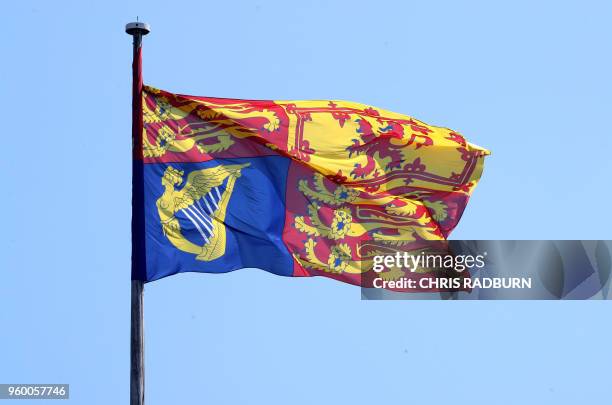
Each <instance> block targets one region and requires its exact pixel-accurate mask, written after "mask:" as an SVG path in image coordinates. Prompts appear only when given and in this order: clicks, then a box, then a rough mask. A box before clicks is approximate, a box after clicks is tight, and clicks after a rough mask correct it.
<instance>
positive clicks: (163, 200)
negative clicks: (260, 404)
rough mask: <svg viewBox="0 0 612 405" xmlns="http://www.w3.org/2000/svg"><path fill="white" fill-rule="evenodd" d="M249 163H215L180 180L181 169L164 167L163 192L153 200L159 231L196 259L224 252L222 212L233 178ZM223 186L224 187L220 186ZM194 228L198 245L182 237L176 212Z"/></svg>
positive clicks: (217, 256) (225, 208)
mask: <svg viewBox="0 0 612 405" xmlns="http://www.w3.org/2000/svg"><path fill="white" fill-rule="evenodd" d="M249 165H250V163H246V164H236V165H228V166H216V167H211V168H208V169H202V170H195V171H193V172H191V173H189V175H188V176H187V181H186V182H185V185H184V186H183V187H182V188H181V189H179V190H177V189H175V187H176V186H180V185H181V184H182V183H183V174H184V173H183V171H181V170H177V169H175V168H174V167H172V166H168V168H167V169H166V171H165V172H164V175H163V177H162V179H161V183H162V186H164V192H163V194H162V195H161V197H159V199H158V200H157V202H156V205H157V212H158V213H159V218H160V220H161V226H162V230H163V232H164V235H165V236H166V237H167V238H168V240H169V241H170V243H172V245H174V246H175V247H176V248H178V249H180V250H182V251H183V252H187V253H193V254H195V255H196V259H197V260H202V261H211V260H215V259H217V258H219V257H221V256H223V254H224V253H225V241H226V230H225V224H224V223H223V221H224V220H225V214H226V211H227V205H228V203H229V200H230V197H231V195H232V191H233V190H234V184H235V183H236V179H237V178H239V177H240V172H241V170H242V169H244V168H245V167H248V166H249ZM224 185H225V187H224ZM179 213H180V214H182V216H184V217H185V218H186V219H187V220H188V221H189V222H190V223H191V224H193V227H194V228H195V229H197V231H198V232H199V234H200V235H201V236H202V239H203V240H204V244H203V245H202V246H200V245H197V244H196V243H194V242H192V241H190V240H188V239H187V238H185V236H184V235H183V233H182V232H181V225H180V223H179V218H177V215H178V214H179Z"/></svg>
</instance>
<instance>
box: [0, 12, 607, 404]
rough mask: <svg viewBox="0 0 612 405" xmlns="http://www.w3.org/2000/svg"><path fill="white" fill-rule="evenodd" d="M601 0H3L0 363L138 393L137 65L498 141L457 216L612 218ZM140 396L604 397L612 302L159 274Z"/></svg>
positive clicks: (148, 76)
mask: <svg viewBox="0 0 612 405" xmlns="http://www.w3.org/2000/svg"><path fill="white" fill-rule="evenodd" d="M611 12H612V6H611V5H610V4H609V3H606V2H605V1H600V2H597V1H580V2H579V1H573V2H566V1H539V2H534V1H517V0H514V1H496V2H490V1H480V2H475V1H469V2H468V1H452V0H449V1H436V2H423V1H395V2H392V1H383V0H379V1H367V2H361V1H355V0H351V1H329V2H323V1H321V2H308V1H303V2H290V1H266V0H261V1H216V2H211V1H207V2H203V1H189V2H170V1H163V2H155V1H140V2H129V1H103V2H102V1H101V2H98V3H97V4H96V5H94V4H93V3H92V2H81V1H72V2H66V1H64V2H49V1H13V2H6V3H5V4H3V12H2V17H1V20H2V23H1V24H0V36H1V37H2V38H3V39H2V41H0V50H1V54H2V62H1V63H0V94H2V97H1V99H0V107H1V108H0V111H2V112H3V120H2V125H1V128H2V134H1V139H2V141H1V142H2V148H3V153H2V157H3V158H2V159H1V160H0V173H2V174H1V175H0V179H1V181H2V189H3V192H2V198H1V199H0V209H1V211H2V213H3V220H2V224H3V226H2V228H3V231H2V233H0V252H1V254H0V382H2V383H13V382H14V383H28V382H29V383H49V382H58V383H70V384H71V396H72V398H71V400H70V403H74V404H88V405H94V404H104V405H107V404H119V403H127V401H128V393H129V305H130V301H129V293H130V282H129V278H130V269H129V266H130V264H129V263H130V236H129V231H130V167H131V163H130V142H131V141H130V118H131V116H130V80H131V77H130V63H131V40H130V38H129V37H128V36H127V35H126V34H125V33H124V32H123V28H124V25H125V23H127V22H129V21H131V20H134V19H135V17H136V15H139V16H140V18H141V20H144V21H147V22H149V23H150V24H151V25H152V29H153V32H152V33H151V34H150V35H149V36H148V37H146V38H145V44H144V76H145V81H146V82H147V83H149V84H151V85H154V86H156V87H160V88H163V89H166V90H169V91H174V92H183V93H188V94H196V95H208V96H221V97H237V98H257V99H266V98H270V99H309V98H316V99H321V98H323V99H324V98H335V99H348V100H354V101H360V102H363V103H368V104H372V105H375V106H378V107H381V108H386V109H390V110H395V111H398V112H403V113H406V114H410V115H413V116H415V117H417V118H419V119H421V120H424V121H426V122H428V123H431V124H436V125H442V126H448V127H452V128H454V129H457V130H459V131H461V132H462V133H463V134H465V135H466V136H467V137H468V138H469V139H470V140H471V141H473V142H475V143H477V144H479V145H481V146H484V147H487V148H489V149H490V150H491V151H492V152H493V155H492V156H491V157H490V158H489V159H488V161H487V163H486V167H485V172H484V176H483V180H482V182H481V183H480V185H479V187H478V188H477V189H476V192H475V194H474V197H473V198H472V201H471V202H470V205H469V206H468V209H467V211H466V213H465V215H464V217H463V220H462V222H461V223H460V224H459V227H458V228H457V229H456V231H455V233H454V234H453V237H454V238H465V239H468V238H472V239H488V238H491V239H494V238H499V239H541V238H542V239H580V238H583V239H610V238H611V234H610V229H611V228H612V217H611V216H610V214H609V205H610V200H611V199H612V191H611V189H612V187H611V181H610V174H611V173H612V159H611V158H610V151H611V150H612V139H611V133H610V129H609V127H610V122H609V121H610V116H611V111H612V102H611V95H612V80H611V77H612V56H611V55H612V52H611V50H610V38H611V34H612V28H610V27H611V26H610V15H611ZM145 294H146V296H145V311H146V316H145V328H146V368H147V374H146V382H147V403H148V404H151V405H155V404H170V403H175V404H215V405H223V404H266V405H268V404H270V405H272V404H287V403H289V404H295V405H302V404H371V403H376V404H379V403H380V404H419V405H429V404H440V403H453V404H482V405H491V404H493V405H514V404H521V405H525V404H538V405H542V404H555V405H559V404H576V403H582V404H591V403H593V404H596V403H597V404H601V403H605V402H606V401H608V400H609V398H610V396H611V394H610V382H609V381H610V364H612V351H611V350H610V342H611V341H612V322H611V320H612V307H611V305H610V303H608V302H606V301H597V302H484V301H483V302H432V301H427V302H411V301H399V302H398V301H386V302H372V301H365V302H364V301H360V291H359V289H358V288H356V287H353V286H349V285H344V284H341V283H337V282H334V281H333V280H330V279H323V278H313V279H289V278H281V277H277V276H273V275H271V274H267V273H265V272H262V271H259V270H254V269H247V270H242V271H237V272H234V273H233V274H227V275H207V274H184V275H179V276H175V277H170V278H167V279H164V280H161V281H158V282H154V283H152V284H149V285H147V287H146V292H145Z"/></svg>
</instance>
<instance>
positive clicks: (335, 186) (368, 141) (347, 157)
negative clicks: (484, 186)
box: [132, 86, 488, 285]
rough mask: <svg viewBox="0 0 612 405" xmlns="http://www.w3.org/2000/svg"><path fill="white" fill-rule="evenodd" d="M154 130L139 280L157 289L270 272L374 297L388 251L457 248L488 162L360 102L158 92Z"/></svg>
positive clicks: (149, 141)
mask: <svg viewBox="0 0 612 405" xmlns="http://www.w3.org/2000/svg"><path fill="white" fill-rule="evenodd" d="M142 118H143V133H142V139H140V140H137V142H139V143H141V144H140V145H136V147H135V149H134V150H135V155H134V159H135V164H136V165H138V166H139V167H140V168H141V171H140V172H141V173H142V176H138V178H135V179H134V181H138V182H142V185H141V187H140V188H139V189H140V190H141V192H142V201H143V207H142V212H138V213H134V215H139V216H140V217H142V229H141V232H142V238H143V239H144V243H143V248H142V252H140V254H141V257H140V258H137V259H138V260H137V261H136V263H137V265H136V266H134V267H133V268H134V270H133V275H132V276H133V278H134V279H139V280H144V281H153V280H157V279H160V278H162V277H166V276H169V275H173V274H176V273H181V272H204V273H224V272H229V271H233V270H237V269H242V268H259V269H263V270H265V271H268V272H271V273H274V274H277V275H282V276H294V277H302V276H326V277H331V278H334V279H337V280H340V281H343V282H347V283H352V284H357V285H360V284H361V285H363V282H362V277H363V276H364V275H365V274H369V273H371V263H372V255H373V254H374V253H375V252H376V251H377V249H378V251H380V248H381V246H382V247H383V248H384V247H386V248H388V249H389V251H393V250H394V249H396V248H398V247H401V248H403V249H406V248H410V247H411V246H417V245H418V243H419V242H421V241H431V240H445V239H446V238H447V237H448V235H449V233H450V232H451V231H452V230H453V228H455V226H456V225H457V223H458V221H459V219H460V217H461V215H462V213H463V211H464V209H465V206H466V204H467V201H468V199H469V196H470V195H471V193H472V192H473V190H474V188H475V186H476V184H477V183H478V180H479V178H480V176H481V173H482V169H483V162H484V156H485V155H487V154H488V151H487V150H485V149H482V148H480V147H478V146H475V145H473V144H470V143H468V142H467V141H466V140H465V138H464V137H463V136H462V135H460V134H459V133H458V132H455V131H452V130H450V129H446V128H441V127H434V126H431V125H427V124H425V123H423V122H421V121H418V120H416V119H414V118H411V117H408V116H405V115H401V114H397V113H393V112H390V111H385V110H382V109H379V108H375V107H372V106H367V105H363V104H358V103H353V102H347V101H263V100H238V99H225V98H212V97H195V96H186V95H178V94H172V93H169V92H166V91H162V90H158V89H155V88H152V87H148V86H145V87H144V91H143V102H142ZM373 247H375V248H373Z"/></svg>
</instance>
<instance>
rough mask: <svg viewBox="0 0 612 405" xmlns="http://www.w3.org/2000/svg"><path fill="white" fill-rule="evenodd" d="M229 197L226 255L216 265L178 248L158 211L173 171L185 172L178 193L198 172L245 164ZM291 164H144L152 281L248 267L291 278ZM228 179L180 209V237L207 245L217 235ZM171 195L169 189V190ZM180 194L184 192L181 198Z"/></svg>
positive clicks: (281, 160)
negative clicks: (287, 226)
mask: <svg viewBox="0 0 612 405" xmlns="http://www.w3.org/2000/svg"><path fill="white" fill-rule="evenodd" d="M245 164H248V167H245V168H244V169H242V170H241V173H240V177H238V178H236V180H235V182H234V186H233V190H231V194H229V203H228V205H227V210H226V212H225V219H224V221H223V222H222V225H220V224H221V223H219V224H217V225H218V226H219V225H220V226H224V227H225V232H226V243H225V246H224V248H225V251H224V254H223V255H222V256H221V257H219V258H216V259H214V260H211V261H202V260H198V259H197V254H194V253H190V252H185V251H182V250H181V249H178V248H177V247H176V246H174V245H173V244H172V243H171V241H170V240H169V238H167V237H166V235H164V229H163V227H162V225H161V218H160V214H159V211H158V205H157V204H158V203H157V202H158V200H159V199H160V197H161V196H162V194H164V189H165V188H164V186H163V185H162V178H163V176H164V173H165V172H166V170H167V168H168V167H169V166H171V167H172V168H174V169H176V170H177V171H178V172H180V173H181V174H182V175H181V178H182V181H181V183H179V184H176V185H175V186H174V188H175V189H176V190H177V191H180V190H182V189H183V188H184V187H185V185H186V184H187V179H188V176H189V174H190V173H192V172H193V171H199V170H202V169H208V168H213V167H217V166H224V167H231V166H232V165H245ZM289 164H290V159H288V158H285V157H281V156H266V157H253V158H237V159H216V160H214V161H209V162H204V163H167V164H166V163H156V164H147V165H144V166H145V167H144V183H145V222H146V226H145V234H146V235H145V237H146V247H145V249H146V257H147V263H146V281H153V280H157V279H160V278H162V277H166V276H169V275H172V274H176V273H181V272H204V273H225V272H228V271H232V270H237V269H241V268H247V267H255V268H261V269H264V270H266V271H269V272H272V273H275V274H278V275H284V276H291V275H292V273H293V260H292V257H291V255H290V254H289V252H288V251H287V248H286V247H285V244H284V243H283V241H282V232H283V227H284V223H285V189H286V180H287V172H288V167H289ZM227 187H228V178H225V179H224V180H223V182H222V183H221V184H220V185H219V186H218V187H214V188H212V189H211V191H210V192H209V193H208V194H206V195H205V196H202V197H201V198H199V199H195V200H189V204H182V205H181V204H180V198H179V197H176V199H178V200H179V202H178V203H177V207H182V209H176V213H175V218H176V220H178V224H179V226H180V235H181V236H182V237H183V238H184V239H185V240H187V241H188V242H190V243H191V244H192V245H193V246H195V245H197V246H202V245H205V244H206V243H207V241H208V240H210V238H211V237H212V235H213V232H212V231H213V224H214V222H215V221H217V222H218V220H217V219H215V215H218V213H215V210H216V209H218V207H217V204H218V203H219V201H220V198H221V197H222V196H223V195H224V193H226V192H229V190H228V189H227ZM166 192H167V190H166ZM176 195H177V196H178V195H180V193H176Z"/></svg>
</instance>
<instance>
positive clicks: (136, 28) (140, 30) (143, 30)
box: [125, 21, 151, 35]
mask: <svg viewBox="0 0 612 405" xmlns="http://www.w3.org/2000/svg"><path fill="white" fill-rule="evenodd" d="M125 32H127V33H128V34H130V35H147V34H148V33H149V32H151V26H150V25H149V24H147V23H145V22H141V21H136V22H131V23H128V24H126V26H125Z"/></svg>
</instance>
